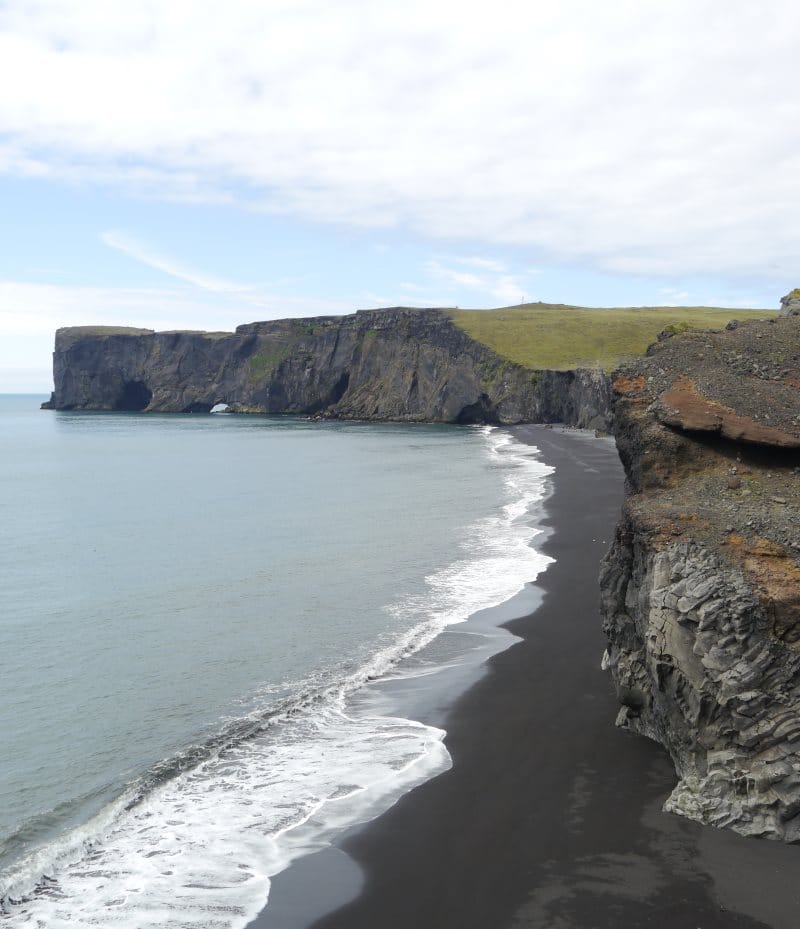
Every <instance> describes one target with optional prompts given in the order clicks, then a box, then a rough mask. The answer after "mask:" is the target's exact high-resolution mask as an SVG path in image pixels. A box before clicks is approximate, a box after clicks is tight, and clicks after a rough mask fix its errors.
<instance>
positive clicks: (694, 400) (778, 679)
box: [601, 316, 800, 841]
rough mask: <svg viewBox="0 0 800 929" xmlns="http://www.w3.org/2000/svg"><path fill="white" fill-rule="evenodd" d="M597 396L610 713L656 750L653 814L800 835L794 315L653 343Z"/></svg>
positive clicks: (799, 454)
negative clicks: (613, 509) (614, 508)
mask: <svg viewBox="0 0 800 929" xmlns="http://www.w3.org/2000/svg"><path fill="white" fill-rule="evenodd" d="M613 391H614V414H615V435H616V440H617V446H618V449H619V453H620V456H621V458H622V461H623V464H624V466H625V471H626V475H627V481H628V488H627V489H628V496H627V499H626V503H625V506H624V511H623V515H622V520H621V522H620V524H619V526H618V529H617V532H616V538H615V541H614V545H613V547H612V549H611V551H610V553H609V554H608V556H607V557H606V560H605V563H604V566H603V571H602V574H601V588H602V601H603V612H604V623H605V629H606V632H607V635H608V639H609V647H608V651H607V653H606V656H605V659H604V661H605V666H606V667H607V668H608V669H609V670H610V671H611V674H612V676H613V679H614V682H615V684H616V687H617V692H618V695H619V699H620V703H621V709H620V713H619V717H618V724H619V725H621V726H624V727H627V728H628V729H630V730H632V731H634V732H638V733H641V734H643V735H647V736H649V737H651V738H653V739H656V740H657V741H659V742H661V743H662V744H663V745H664V746H665V747H666V748H667V749H668V751H669V753H670V754H671V756H672V759H673V761H674V763H675V768H676V772H677V774H678V778H679V780H678V784H677V786H676V788H675V790H674V791H673V793H672V795H671V797H670V799H669V800H668V802H667V809H669V810H673V811H675V812H679V813H682V814H684V815H686V816H689V817H691V818H693V819H697V820H699V821H701V822H704V823H710V824H713V825H717V826H731V827H733V828H734V829H736V830H737V831H739V832H742V833H744V834H748V835H758V836H767V837H771V838H779V839H784V840H786V841H800V317H797V316H789V317H787V318H779V319H770V320H767V321H762V322H748V323H738V324H737V323H731V324H729V326H728V327H727V328H726V329H725V330H724V331H719V332H689V333H684V334H680V335H676V336H673V337H672V338H668V339H665V340H663V341H661V342H659V343H657V344H655V345H653V346H651V348H650V349H649V350H648V353H647V356H646V357H644V358H641V359H637V360H635V361H632V362H630V363H629V364H627V365H625V366H623V367H622V368H621V369H620V370H619V371H617V372H616V374H615V376H614V378H613Z"/></svg>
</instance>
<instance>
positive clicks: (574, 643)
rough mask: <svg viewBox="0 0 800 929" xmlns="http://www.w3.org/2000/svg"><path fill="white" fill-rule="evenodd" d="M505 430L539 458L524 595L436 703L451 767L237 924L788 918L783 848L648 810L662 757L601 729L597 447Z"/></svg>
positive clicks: (604, 453)
mask: <svg viewBox="0 0 800 929" xmlns="http://www.w3.org/2000/svg"><path fill="white" fill-rule="evenodd" d="M512 431H513V434H514V435H515V436H516V437H517V438H518V439H519V440H521V441H524V442H527V443H529V444H533V445H536V446H537V447H538V448H539V449H540V451H541V453H542V460H543V461H544V462H546V463H548V464H553V465H555V466H556V473H555V475H554V479H553V486H552V489H551V493H550V495H549V497H548V498H547V499H546V501H545V504H544V508H545V520H544V523H543V526H544V527H545V528H546V530H547V535H546V536H545V538H544V541H543V543H542V544H537V549H539V550H540V551H542V552H543V553H545V554H548V555H551V556H552V557H554V558H555V559H556V561H555V563H554V564H551V565H550V566H549V567H548V568H547V570H546V571H544V572H543V573H542V574H541V575H540V577H539V578H538V579H537V581H536V585H535V588H536V589H538V590H539V591H541V594H542V601H541V603H540V605H539V606H538V607H537V608H536V609H535V610H534V611H533V612H532V613H530V614H529V615H527V616H525V617H523V618H521V619H515V620H513V621H511V622H509V623H507V624H506V628H507V629H508V631H509V632H511V633H512V634H514V635H515V636H518V637H519V638H520V639H521V641H519V642H517V643H516V644H515V645H514V646H513V647H511V648H508V649H506V650H505V651H502V652H500V653H499V654H496V655H495V656H494V657H492V658H491V659H489V661H488V662H487V664H486V670H485V673H484V674H483V675H482V676H480V677H479V678H478V679H477V680H476V681H475V682H474V683H473V684H472V686H471V687H470V688H469V689H468V690H467V691H466V692H464V693H463V694H461V695H460V696H457V699H456V700H455V701H454V702H452V705H450V706H449V707H445V708H444V710H443V714H442V720H441V722H442V725H443V727H444V728H445V729H446V730H447V738H446V745H447V748H448V751H449V752H450V755H451V757H452V760H453V766H452V768H451V769H450V770H449V771H447V772H445V773H443V774H441V775H439V776H438V777H436V778H434V779H433V780H430V781H427V782H425V783H424V784H422V785H421V786H419V787H417V788H416V789H415V790H413V791H411V792H410V793H408V794H405V795H404V796H403V797H402V798H401V799H400V800H399V801H398V802H397V803H396V804H395V805H394V806H392V807H391V808H390V809H389V810H388V811H387V812H386V813H384V814H382V815H381V816H380V817H378V818H377V819H375V820H374V821H372V822H371V823H368V824H366V825H364V826H360V827H356V828H354V829H352V830H350V831H349V832H347V833H345V834H344V835H343V836H341V837H340V838H339V839H338V840H337V841H336V842H335V843H334V845H333V846H332V847H330V848H329V849H326V850H325V851H323V852H320V853H317V855H316V856H309V858H307V859H303V860H301V861H299V862H297V863H296V864H295V865H293V866H292V867H291V868H290V869H288V870H287V871H286V872H284V873H283V874H281V875H278V876H277V877H276V878H275V880H274V884H273V895H272V896H271V900H270V905H269V906H268V907H267V908H266V909H265V910H264V911H262V914H261V915H260V916H259V917H258V918H257V919H256V920H255V921H254V922H251V923H250V929H310V927H313V929H374V927H376V926H380V927H381V929H401V927H402V929H406V927H408V926H410V925H414V926H415V927H418V929H444V927H448V926H458V927H459V929H473V927H474V929H487V927H491V929H505V927H508V929H618V927H619V926H621V925H624V926H630V927H632V929H636V927H639V926H649V927H656V929H661V927H663V929H667V927H669V929H672V927H676V926H692V927H694V926H701V927H702V929H793V927H794V926H796V924H797V919H798V914H800V888H798V887H797V886H796V882H795V881H793V876H794V872H795V870H796V867H797V865H798V864H800V849H798V848H797V847H793V846H785V845H780V844H778V843H770V842H764V841H757V840H753V839H744V838H742V837H741V836H738V835H736V834H734V833H732V832H729V831H722V830H714V829H710V828H706V827H701V826H699V825H697V824H696V823H692V822H689V821H687V820H684V819H681V818H679V817H677V816H674V815H671V814H666V813H663V812H662V811H661V806H662V804H663V801H664V799H665V798H666V796H667V794H668V793H669V791H670V790H671V788H672V786H673V785H674V783H675V776H674V773H673V770H672V765H671V763H670V760H669V758H668V757H667V756H666V753H665V752H664V751H663V749H662V748H661V747H660V746H658V745H656V744H654V743H652V742H649V741H648V740H646V739H643V738H640V737H635V736H632V735H630V734H628V733H626V732H622V731H620V730H618V729H616V728H615V727H614V718H615V715H616V709H617V703H616V699H615V696H614V693H613V686H612V682H611V679H610V677H609V676H608V675H607V674H605V673H604V672H602V671H601V670H600V659H601V656H602V653H603V649H604V647H605V640H604V637H603V633H602V630H601V628H600V618H599V612H598V600H599V590H598V583H597V574H598V569H599V562H600V558H601V557H602V555H603V554H604V553H605V551H606V549H607V548H608V545H609V544H610V542H611V538H612V534H613V529H614V526H615V524H616V521H617V516H618V512H619V506H620V504H621V502H622V469H621V466H620V464H619V461H618V459H617V455H616V450H615V448H614V445H613V442H611V441H610V440H600V441H598V440H595V439H594V438H593V437H592V436H590V435H588V434H586V433H579V432H573V431H571V430H569V431H567V430H564V431H562V430H557V429H548V428H547V427H543V426H525V427H517V428H515V429H514V430H512ZM337 907H338V908H337ZM323 914H324V915H323Z"/></svg>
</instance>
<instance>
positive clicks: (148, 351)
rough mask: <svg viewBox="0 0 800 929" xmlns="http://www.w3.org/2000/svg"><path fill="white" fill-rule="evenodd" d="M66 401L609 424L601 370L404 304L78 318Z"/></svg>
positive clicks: (66, 335) (66, 372)
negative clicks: (271, 316)
mask: <svg viewBox="0 0 800 929" xmlns="http://www.w3.org/2000/svg"><path fill="white" fill-rule="evenodd" d="M53 376H54V382H55V390H54V392H53V395H52V398H51V400H50V401H49V403H48V404H46V406H47V407H48V408H50V409H56V410H140V411H147V412H182V413H191V412H208V411H209V410H211V409H212V408H213V407H214V406H215V405H217V404H226V405H227V406H228V407H229V408H230V409H231V410H232V411H235V412H253V413H292V414H301V415H319V416H325V417H337V418H346V419H371V420H398V421H424V422H453V423H484V422H485V423H518V422H567V423H571V424H574V425H578V426H585V427H589V428H607V427H608V424H609V411H610V398H611V394H610V389H609V382H608V378H607V377H606V376H605V375H604V374H603V373H602V372H600V371H593V370H581V369H579V370H574V371H548V370H541V371H540V370H532V369H530V368H526V367H525V366H523V365H520V364H515V363H513V362H511V361H509V360H508V359H506V358H503V357H501V356H500V355H498V354H497V353H496V352H494V351H492V350H491V349H489V348H487V347H486V346H485V345H482V344H481V343H480V342H477V341H475V340H474V339H472V338H471V337H470V336H469V335H467V334H466V333H465V332H464V331H463V330H462V329H460V328H459V327H458V326H457V325H455V324H454V323H453V321H452V319H451V318H450V316H449V315H448V313H447V312H444V311H442V310H436V309H429V310H414V309H406V308H402V307H398V308H392V309H384V310H365V311H361V312H358V313H355V314H352V315H350V316H336V317H333V316H326V317H316V318H312V319H288V320H275V321H270V322H259V323H250V324H247V325H242V326H239V327H238V328H237V329H236V331H235V332H232V333H224V332H220V333H205V332H152V331H150V330H141V329H130V330H127V329H119V328H110V327H74V328H69V329H59V330H58V332H57V333H56V344H55V352H54V355H53Z"/></svg>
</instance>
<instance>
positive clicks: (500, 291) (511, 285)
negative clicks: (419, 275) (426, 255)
mask: <svg viewBox="0 0 800 929" xmlns="http://www.w3.org/2000/svg"><path fill="white" fill-rule="evenodd" d="M425 268H426V270H427V271H428V273H429V274H430V275H431V276H432V277H433V278H434V280H437V281H439V282H442V283H445V284H447V285H449V286H450V287H451V288H452V289H456V288H458V289H466V290H471V291H474V292H475V293H479V294H483V295H484V299H485V298H486V297H490V298H491V300H492V301H493V302H495V303H498V304H500V305H503V306H511V305H512V304H517V303H523V302H524V301H525V299H526V291H525V284H524V283H522V281H521V279H520V277H519V276H518V275H513V274H483V275H480V274H474V273H473V272H471V271H460V270H458V269H456V268H449V267H447V266H446V265H443V264H442V263H441V262H439V261H435V260H434V261H429V262H427V263H426V265H425Z"/></svg>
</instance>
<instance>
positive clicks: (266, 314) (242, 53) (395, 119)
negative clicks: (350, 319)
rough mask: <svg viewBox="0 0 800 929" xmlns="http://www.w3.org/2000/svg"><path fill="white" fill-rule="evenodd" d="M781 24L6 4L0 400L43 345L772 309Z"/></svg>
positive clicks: (626, 7) (784, 47) (507, 2)
mask: <svg viewBox="0 0 800 929" xmlns="http://www.w3.org/2000/svg"><path fill="white" fill-rule="evenodd" d="M798 47H800V5H798V4H796V3H793V2H788V0H787V2H784V0H769V2H766V3H759V4H756V3H753V2H752V0H746V2H743V0H713V2H710V0H692V2H685V0H670V2H669V3H665V2H664V0H608V2H605V3H598V2H596V0H592V2H584V0H559V2H557V3H555V2H553V0H547V2H544V0H525V2H518V0H495V2H493V3H487V2H486V0H481V2H472V0H458V2H451V0H404V2H403V3H397V2H396V0H336V2H335V3H331V2H330V0H327V2H318V0H259V2H256V0H225V2H224V3H219V2H218V0H214V2H207V0H190V2H184V0H124V2H117V0H0V392H21V391H31V392H47V391H49V390H50V389H51V387H52V379H51V372H50V367H51V352H52V346H53V336H54V332H55V329H56V328H58V327H59V326H69V325H82V324H110V325H133V326H143V327H148V328H154V329H174V328H184V329H210V330H230V329H233V328H234V327H235V326H237V325H238V324H240V323H245V322H251V321H253V320H259V319H270V318H280V317H286V316H313V315H324V314H339V313H347V312H352V311H353V310H356V309H363V308H369V307H378V306H396V305H406V306H461V307H476V308H486V307H495V306H508V305H513V304H517V303H520V302H523V301H535V300H542V301H544V302H555V303H572V304H579V305H586V306H620V305H627V306H630V305H637V306H638V305H651V304H656V305H664V304H669V305H700V304H703V305H722V306H731V307H743V306H755V307H777V305H778V302H779V298H780V297H781V295H782V294H784V293H786V292H787V291H788V290H790V289H791V288H792V287H794V286H797V285H799V284H800V262H799V261H798V255H799V254H800V221H798V214H799V212H800V91H799V90H798V87H800V80H799V78H800V56H798V54H797V49H798Z"/></svg>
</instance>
